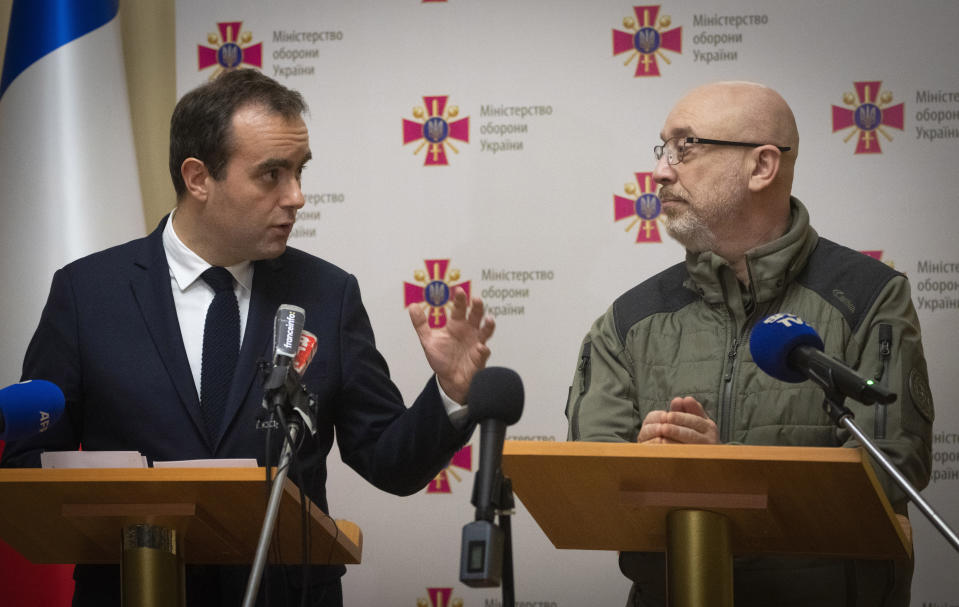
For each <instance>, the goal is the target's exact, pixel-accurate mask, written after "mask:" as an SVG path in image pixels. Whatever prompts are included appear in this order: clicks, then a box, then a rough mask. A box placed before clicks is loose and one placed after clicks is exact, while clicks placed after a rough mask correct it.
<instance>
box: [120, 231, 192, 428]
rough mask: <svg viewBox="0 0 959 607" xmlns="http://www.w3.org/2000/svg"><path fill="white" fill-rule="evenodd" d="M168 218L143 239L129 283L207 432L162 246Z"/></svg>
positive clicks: (187, 404)
mask: <svg viewBox="0 0 959 607" xmlns="http://www.w3.org/2000/svg"><path fill="white" fill-rule="evenodd" d="M168 219H169V216H167V217H165V218H164V219H163V220H162V221H161V222H160V225H159V226H158V227H157V229H156V230H154V231H153V232H152V233H151V234H150V235H149V236H147V237H146V239H145V240H144V241H143V247H142V249H141V250H140V253H139V254H138V256H137V258H136V260H135V261H134V264H135V266H136V268H137V269H138V270H140V271H138V272H134V274H133V278H132V280H131V281H130V284H131V287H132V289H133V295H134V297H135V298H136V301H137V305H139V307H140V313H141V314H142V315H143V321H144V322H145V323H146V325H147V329H148V330H149V332H150V336H151V338H152V339H153V343H154V345H155V346H156V349H157V352H158V353H159V355H160V360H161V361H162V362H163V366H164V367H165V368H166V371H167V373H168V374H169V376H170V381H171V382H172V383H173V386H174V388H175V389H176V392H177V395H178V396H179V397H180V403H181V404H182V405H183V407H184V409H186V411H187V414H188V415H189V416H190V419H192V420H193V423H194V425H196V427H197V429H198V430H199V432H200V433H201V434H202V435H203V436H206V430H205V429H204V425H203V419H202V417H201V415H200V398H199V395H198V394H197V389H196V385H195V384H194V382H193V373H192V372H191V371H190V362H189V360H188V359H187V357H186V348H185V347H184V346H183V337H182V336H181V335H180V322H179V320H178V319H177V314H176V308H175V306H174V304H173V293H172V291H171V289H170V267H169V265H167V260H166V253H165V252H164V250H163V228H164V226H165V225H166V222H167V221H168ZM208 441H209V439H208Z"/></svg>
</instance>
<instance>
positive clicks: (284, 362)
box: [263, 304, 306, 404]
mask: <svg viewBox="0 0 959 607" xmlns="http://www.w3.org/2000/svg"><path fill="white" fill-rule="evenodd" d="M304 323H306V310H304V309H303V308H301V307H299V306H294V305H291V304H283V305H281V306H280V307H279V308H278V309H277V311H276V316H275V317H274V319H273V366H272V367H271V368H270V369H269V372H268V374H267V376H266V380H265V381H264V382H263V389H264V391H265V393H266V394H268V395H270V394H272V395H273V396H274V397H275V396H276V393H277V392H278V391H279V389H280V388H283V387H285V386H286V384H287V381H286V380H287V377H288V376H289V375H290V369H291V367H292V366H293V361H294V359H295V358H296V355H297V352H298V351H299V348H300V335H301V334H302V333H303V325H304ZM275 404H280V403H279V402H277V403H275Z"/></svg>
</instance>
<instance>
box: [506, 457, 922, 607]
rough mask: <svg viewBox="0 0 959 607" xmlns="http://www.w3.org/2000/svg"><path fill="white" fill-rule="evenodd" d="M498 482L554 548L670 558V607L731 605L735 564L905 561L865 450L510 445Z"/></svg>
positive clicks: (906, 547) (906, 545)
mask: <svg viewBox="0 0 959 607" xmlns="http://www.w3.org/2000/svg"><path fill="white" fill-rule="evenodd" d="M503 473H504V474H505V475H506V476H507V477H509V478H510V479H512V483H513V490H514V492H515V493H516V495H517V497H519V498H520V500H522V502H523V504H524V505H525V506H526V508H527V510H529V512H530V514H531V515H532V516H533V518H534V519H535V520H536V522H537V523H538V524H539V526H540V527H541V528H542V529H543V531H544V532H545V533H546V535H547V537H549V539H550V540H551V541H552V542H553V545H554V546H556V547H557V548H575V549H581V550H583V549H585V550H617V551H640V552H666V554H667V563H668V565H667V567H668V570H669V580H668V588H669V591H670V596H671V599H670V602H671V604H674V605H676V604H686V599H683V598H681V599H680V600H678V601H676V602H674V601H673V598H674V597H675V595H676V594H677V593H679V594H683V595H684V596H685V595H689V594H690V593H692V594H693V595H695V596H692V597H690V598H689V602H688V604H695V603H696V601H697V600H700V598H702V596H708V597H711V600H710V604H712V605H720V604H723V603H722V602H719V601H718V600H717V597H719V596H725V595H726V594H727V593H728V597H729V604H731V600H732V555H734V554H735V555H747V554H752V555H755V554H778V555H806V556H821V557H846V558H866V559H868V558H884V559H910V558H912V544H911V542H910V541H909V539H907V537H906V535H905V533H904V532H903V530H902V528H901V527H900V525H899V522H898V521H897V520H896V516H895V513H894V512H893V510H892V507H891V506H890V504H889V502H888V500H887V499H886V497H885V494H884V493H883V491H882V489H881V487H880V486H879V483H878V481H877V480H876V476H875V474H874V472H873V470H872V467H871V465H870V464H869V462H868V461H867V459H866V454H865V452H864V451H863V450H861V449H845V448H821V447H755V446H735V445H640V444H634V443H587V442H570V443H544V442H524V441H506V443H505V446H504V449H503ZM690 576H691V577H690ZM697 597H700V598H697Z"/></svg>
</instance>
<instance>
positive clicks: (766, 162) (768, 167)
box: [749, 145, 782, 192]
mask: <svg viewBox="0 0 959 607" xmlns="http://www.w3.org/2000/svg"><path fill="white" fill-rule="evenodd" d="M750 156H751V158H750V160H752V171H751V172H750V174H749V190H750V191H751V192H759V191H761V190H764V189H766V188H767V187H769V186H770V185H771V184H772V183H773V182H774V181H775V180H776V176H777V175H779V159H780V157H781V156H782V152H780V151H779V149H778V148H777V147H776V146H774V145H764V146H762V147H758V148H756V149H755V150H753V151H752V154H751V155H750Z"/></svg>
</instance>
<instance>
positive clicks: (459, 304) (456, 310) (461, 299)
mask: <svg viewBox="0 0 959 607" xmlns="http://www.w3.org/2000/svg"><path fill="white" fill-rule="evenodd" d="M450 318H452V319H453V320H465V319H466V291H464V290H463V287H456V288H455V289H453V312H452V313H451V314H450Z"/></svg>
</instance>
